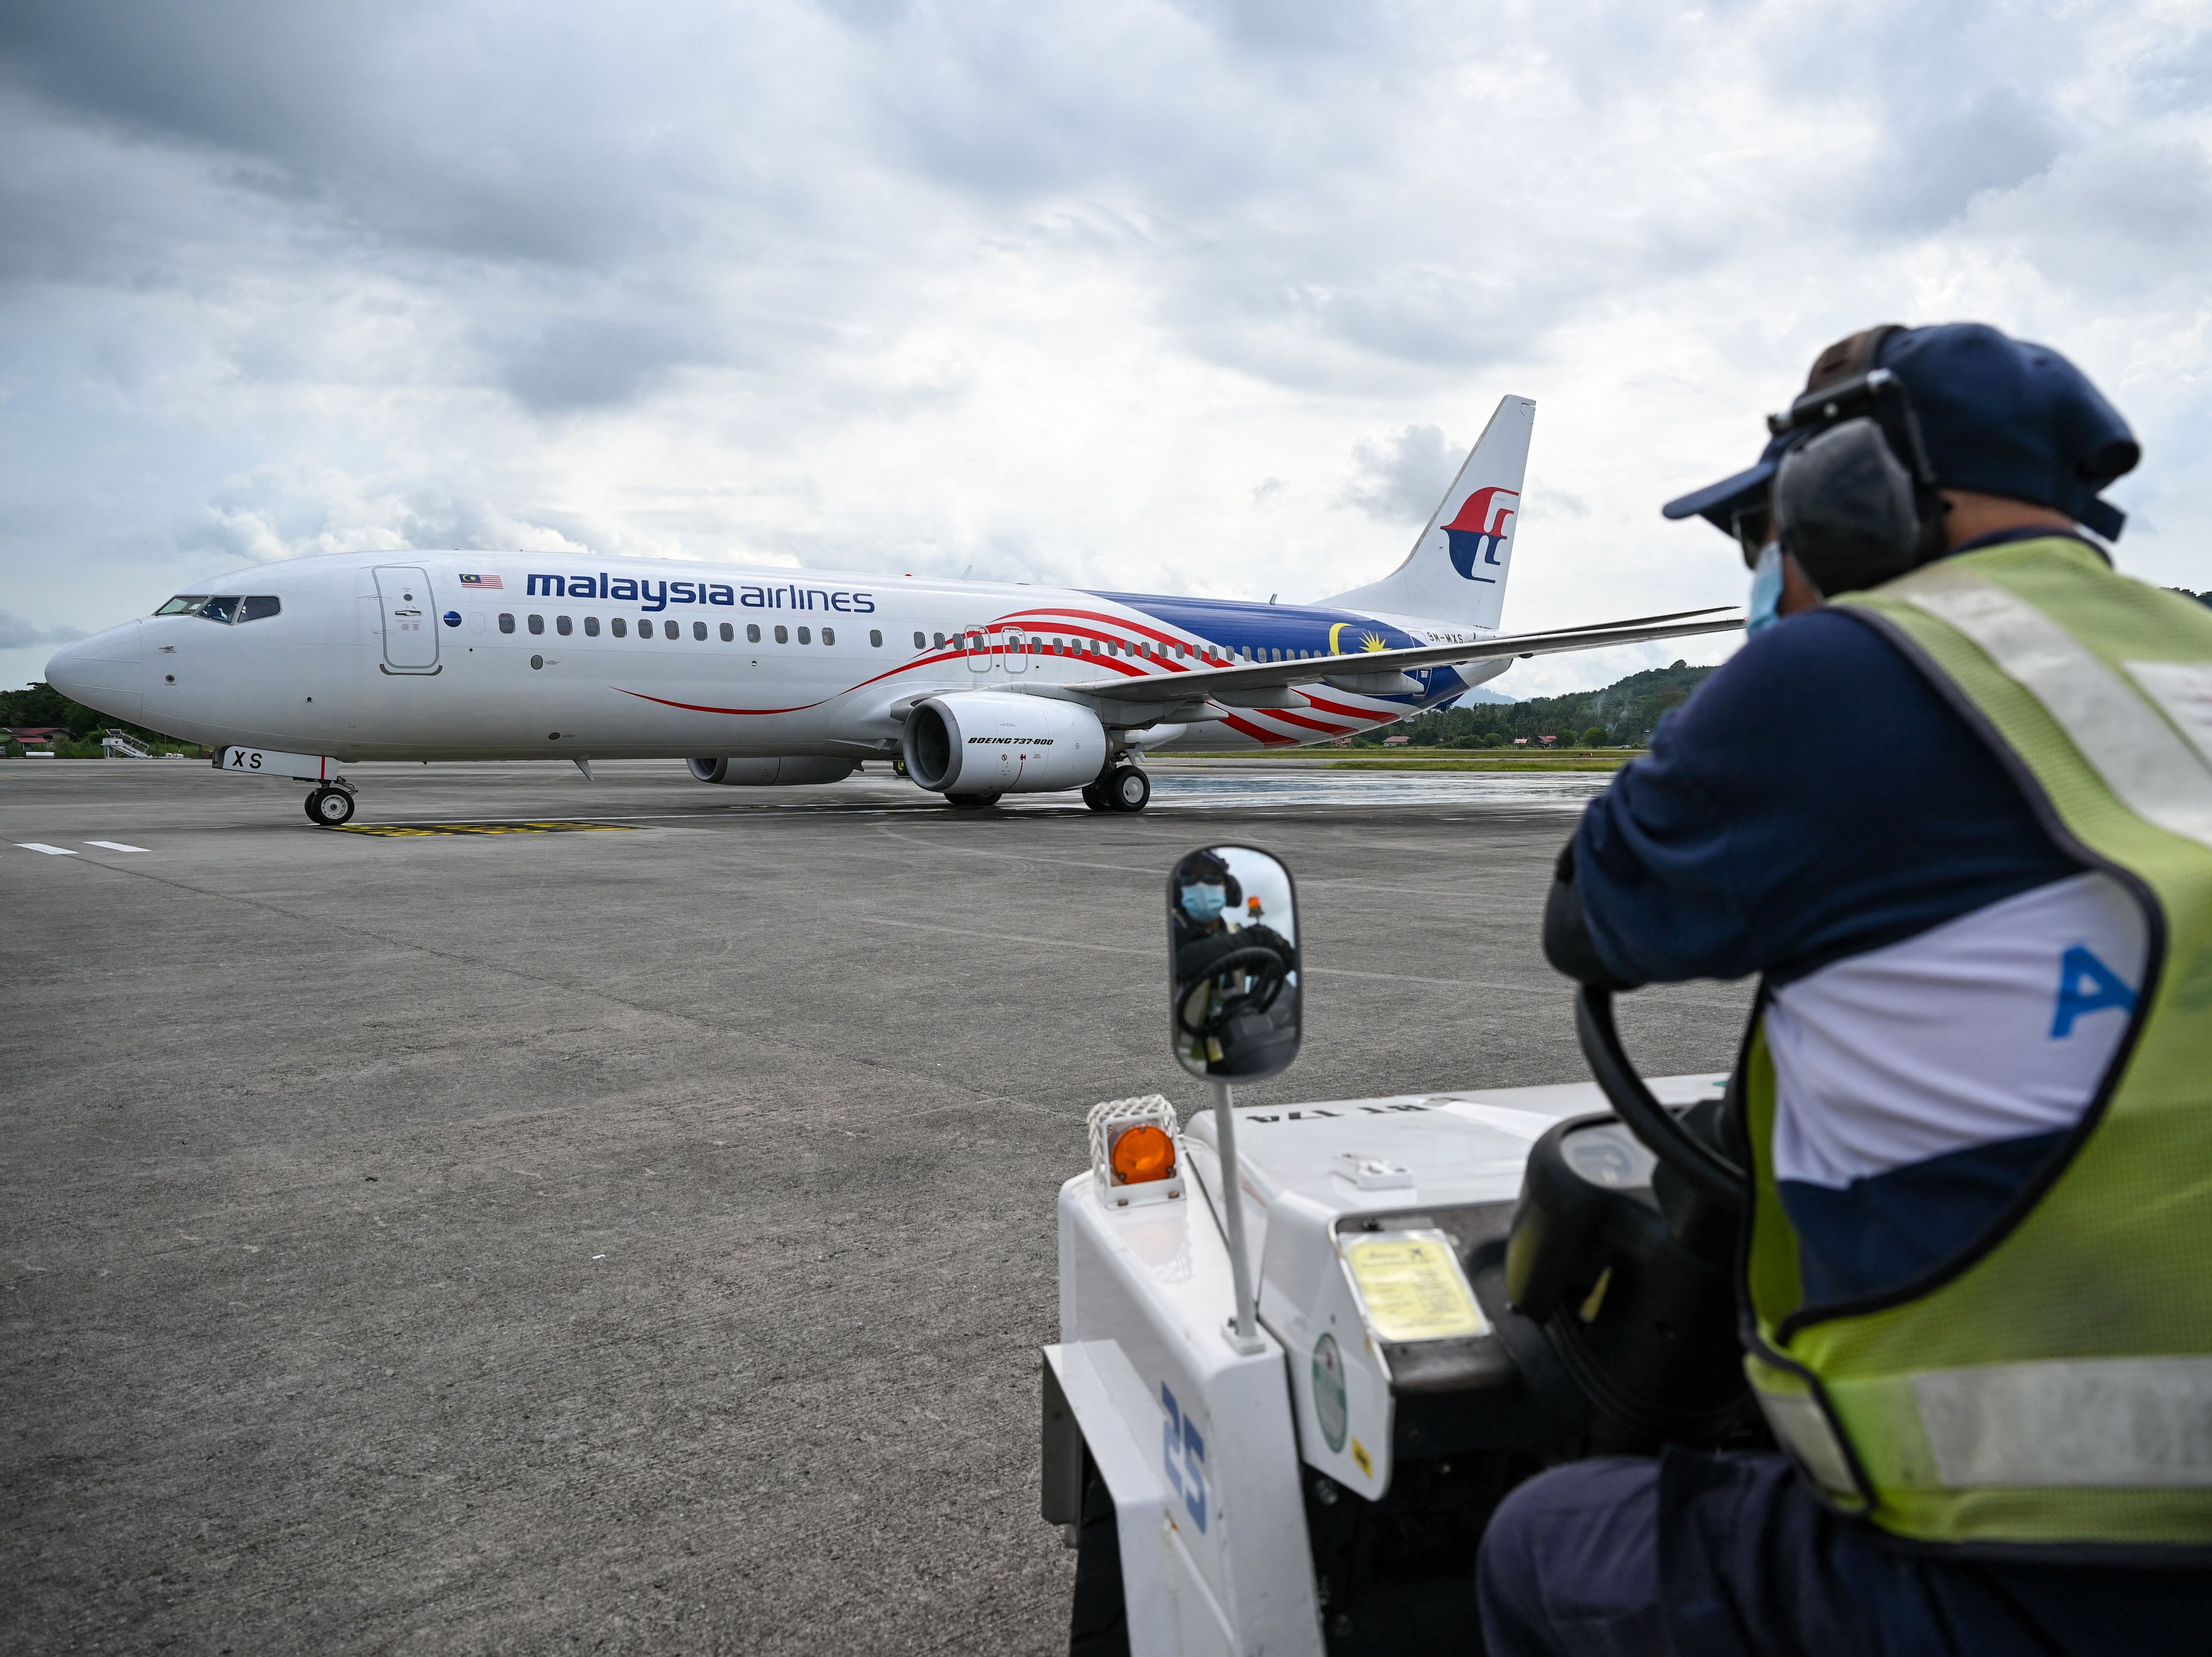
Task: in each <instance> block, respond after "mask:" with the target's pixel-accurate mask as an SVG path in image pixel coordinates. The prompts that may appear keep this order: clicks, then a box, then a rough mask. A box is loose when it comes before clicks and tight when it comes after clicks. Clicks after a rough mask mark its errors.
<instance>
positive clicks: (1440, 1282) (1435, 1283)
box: [1339, 1231, 1490, 1341]
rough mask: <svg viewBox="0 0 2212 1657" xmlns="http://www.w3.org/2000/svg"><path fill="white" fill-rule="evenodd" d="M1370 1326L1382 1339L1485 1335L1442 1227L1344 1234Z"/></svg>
mask: <svg viewBox="0 0 2212 1657" xmlns="http://www.w3.org/2000/svg"><path fill="white" fill-rule="evenodd" d="M1339 1241H1340V1247H1342V1249H1343V1252H1344V1263H1345V1264H1346V1266H1349V1267H1350V1268H1351V1269H1352V1287H1353V1288H1354V1289H1356V1290H1358V1293H1359V1303H1360V1306H1361V1308H1362V1309H1363V1310H1364V1311H1365V1313H1366V1314H1367V1324H1368V1326H1369V1327H1370V1329H1372V1330H1373V1331H1374V1332H1375V1334H1376V1338H1377V1339H1380V1340H1395V1341H1409V1340H1451V1339H1455V1338H1463V1337H1465V1336H1468V1335H1486V1334H1488V1333H1489V1332H1490V1320H1489V1319H1487V1318H1486V1317H1484V1316H1483V1315H1482V1308H1480V1306H1478V1305H1476V1304H1475V1301H1474V1290H1472V1289H1470V1288H1468V1282H1467V1274H1466V1273H1465V1272H1462V1271H1461V1270H1460V1264H1459V1256H1458V1254H1457V1253H1455V1251H1454V1250H1453V1247H1452V1242H1451V1239H1450V1238H1449V1237H1448V1236H1446V1235H1444V1234H1443V1232H1441V1231H1375V1232H1365V1233H1357V1234H1354V1235H1351V1236H1347V1237H1342V1238H1340V1240H1339Z"/></svg>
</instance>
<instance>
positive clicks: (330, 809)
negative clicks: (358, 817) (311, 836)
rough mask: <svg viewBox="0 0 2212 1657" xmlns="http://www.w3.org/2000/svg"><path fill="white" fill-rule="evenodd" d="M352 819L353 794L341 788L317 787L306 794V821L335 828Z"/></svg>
mask: <svg viewBox="0 0 2212 1657" xmlns="http://www.w3.org/2000/svg"><path fill="white" fill-rule="evenodd" d="M352 820H353V796H352V795H351V794H349V793H347V792H346V791H345V790H344V789H343V788H318V789H317V790H315V792H313V793H312V794H310V795H308V796H307V821H308V822H312V823H314V824H316V825H318V826H319V827H320V828H324V829H335V828H337V826H338V825H339V824H340V823H342V822H351V821H352Z"/></svg>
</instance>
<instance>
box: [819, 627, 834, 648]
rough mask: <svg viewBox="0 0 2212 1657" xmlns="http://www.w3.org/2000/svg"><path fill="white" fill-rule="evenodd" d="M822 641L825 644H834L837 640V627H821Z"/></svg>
mask: <svg viewBox="0 0 2212 1657" xmlns="http://www.w3.org/2000/svg"><path fill="white" fill-rule="evenodd" d="M822 642H823V644H825V645H834V644H836V642H837V629H836V628H834V627H825V628H823V629H822Z"/></svg>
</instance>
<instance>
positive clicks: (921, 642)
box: [914, 633, 929, 650]
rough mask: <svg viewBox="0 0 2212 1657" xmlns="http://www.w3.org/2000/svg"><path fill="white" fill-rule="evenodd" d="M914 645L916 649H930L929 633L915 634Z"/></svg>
mask: <svg viewBox="0 0 2212 1657" xmlns="http://www.w3.org/2000/svg"><path fill="white" fill-rule="evenodd" d="M914 647H915V649H916V650H927V649H928V648H929V638H928V635H927V634H921V633H917V634H915V635H914Z"/></svg>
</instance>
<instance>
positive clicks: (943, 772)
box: [902, 690, 1106, 794]
mask: <svg viewBox="0 0 2212 1657" xmlns="http://www.w3.org/2000/svg"><path fill="white" fill-rule="evenodd" d="M902 747H903V749H904V750H905V756H906V771H907V775H908V777H910V778H912V779H913V780H915V782H918V783H920V784H921V786H923V787H924V788H927V789H929V790H930V791H932V792H934V793H939V794H1042V793H1046V792H1050V791H1052V790H1054V789H1056V788H1080V787H1082V786H1085V784H1087V783H1091V782H1095V781H1096V780H1097V777H1098V774H1099V773H1100V772H1101V771H1102V770H1103V769H1104V768H1105V765H1106V727H1105V726H1103V725H1101V724H1099V723H1098V716H1097V714H1096V713H1092V712H1091V710H1090V709H1089V708H1087V707H1079V706H1077V705H1076V704H1075V703H1073V702H1063V701H1054V700H1053V699H1052V698H1050V697H1048V696H1024V695H1006V694H1005V693H1004V692H1000V691H990V690H978V691H968V692H963V693H959V694H956V695H950V696H932V697H930V698H929V699H928V700H927V701H921V702H917V703H915V706H914V707H913V709H912V711H911V712H909V713H908V714H907V716H906V734H905V737H904V738H903V742H902Z"/></svg>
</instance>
